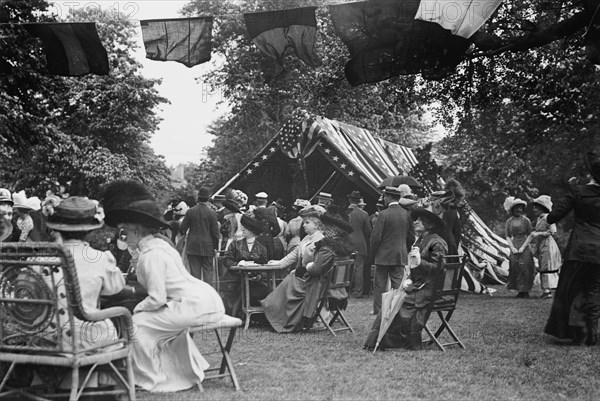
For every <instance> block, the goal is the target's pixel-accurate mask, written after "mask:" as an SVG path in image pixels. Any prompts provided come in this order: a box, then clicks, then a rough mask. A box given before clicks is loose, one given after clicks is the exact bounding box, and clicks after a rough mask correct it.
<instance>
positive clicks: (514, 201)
mask: <svg viewBox="0 0 600 401" xmlns="http://www.w3.org/2000/svg"><path fill="white" fill-rule="evenodd" d="M517 205H523V207H527V202H525V201H524V200H523V199H519V198H515V197H514V196H509V197H508V198H506V199H505V200H504V204H503V205H502V206H504V210H506V212H507V213H510V212H511V211H512V210H513V208H514V207H515V206H517Z"/></svg>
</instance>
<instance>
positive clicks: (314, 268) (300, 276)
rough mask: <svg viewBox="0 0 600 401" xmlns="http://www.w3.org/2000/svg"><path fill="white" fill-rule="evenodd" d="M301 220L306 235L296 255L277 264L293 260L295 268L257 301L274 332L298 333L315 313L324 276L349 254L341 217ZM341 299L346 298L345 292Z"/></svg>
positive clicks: (346, 227) (348, 229) (347, 229)
mask: <svg viewBox="0 0 600 401" xmlns="http://www.w3.org/2000/svg"><path fill="white" fill-rule="evenodd" d="M314 207H315V206H311V207H310V208H308V209H311V208H314ZM301 215H302V213H301ZM303 219H304V228H305V230H306V233H307V236H306V237H305V239H303V240H302V241H301V243H300V245H299V246H298V248H296V249H297V253H298V255H299V256H298V257H295V258H294V257H293V254H289V255H288V256H286V257H285V258H284V259H283V260H282V261H280V262H281V263H287V261H292V260H293V261H294V263H297V264H296V266H297V267H296V269H295V270H293V271H292V272H290V274H288V275H287V276H286V277H285V279H284V280H283V281H282V282H281V284H279V285H278V286H277V288H276V289H275V291H273V292H272V293H271V294H270V295H269V296H268V297H267V298H265V299H264V300H262V301H261V304H262V306H263V308H264V310H265V316H266V318H267V320H268V321H269V323H270V324H271V327H273V329H274V330H275V331H276V332H278V333H290V332H297V331H301V330H302V329H303V328H304V326H305V324H306V323H307V322H309V321H311V319H312V318H313V317H314V316H315V313H316V311H317V304H318V301H319V296H320V295H321V293H322V290H323V286H324V285H325V284H326V283H327V280H328V276H327V273H328V272H329V271H330V270H331V268H332V267H333V265H334V263H335V260H336V258H337V257H347V256H348V255H350V253H352V245H351V244H350V241H349V239H348V234H349V233H351V232H352V226H351V225H350V224H349V223H347V222H346V221H345V220H344V219H343V218H342V217H341V216H338V215H329V214H322V215H321V214H320V217H317V215H315V214H310V215H307V214H304V216H303ZM313 240H315V241H314V242H312V241H313ZM308 259H312V260H311V261H307V260H308ZM343 296H344V295H343V294H337V298H338V299H337V301H341V299H340V298H343ZM345 297H346V298H347V297H348V294H347V293H346V294H345Z"/></svg>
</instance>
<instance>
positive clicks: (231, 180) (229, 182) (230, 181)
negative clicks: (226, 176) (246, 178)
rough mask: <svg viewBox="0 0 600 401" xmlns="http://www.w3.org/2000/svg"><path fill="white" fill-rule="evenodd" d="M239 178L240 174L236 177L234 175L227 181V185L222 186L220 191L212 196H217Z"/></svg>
mask: <svg viewBox="0 0 600 401" xmlns="http://www.w3.org/2000/svg"><path fill="white" fill-rule="evenodd" d="M239 177H240V173H237V174H236V175H234V176H233V178H232V179H230V180H229V181H227V183H226V184H225V185H223V186H222V187H221V189H219V190H218V191H217V192H215V193H214V194H213V196H215V195H219V194H220V193H221V192H222V191H223V190H224V189H225V188H227V187H228V186H229V184H231V183H232V182H234V181H235V180H237V179H238V178H239Z"/></svg>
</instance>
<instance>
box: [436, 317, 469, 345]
mask: <svg viewBox="0 0 600 401" xmlns="http://www.w3.org/2000/svg"><path fill="white" fill-rule="evenodd" d="M440 319H442V324H443V326H442V327H445V328H446V329H447V330H448V332H449V333H450V335H451V336H452V338H453V339H454V341H455V342H454V343H452V344H447V345H454V344H456V345H458V346H459V347H461V348H462V349H466V348H465V346H464V344H463V343H462V341H460V340H459V339H458V336H457V335H456V333H455V332H454V330H452V327H450V325H449V324H448V321H447V320H446V319H444V317H443V316H440Z"/></svg>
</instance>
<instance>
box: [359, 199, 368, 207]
mask: <svg viewBox="0 0 600 401" xmlns="http://www.w3.org/2000/svg"><path fill="white" fill-rule="evenodd" d="M357 206H367V204H366V203H365V201H364V199H363V198H360V200H359V201H358V203H357Z"/></svg>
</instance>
